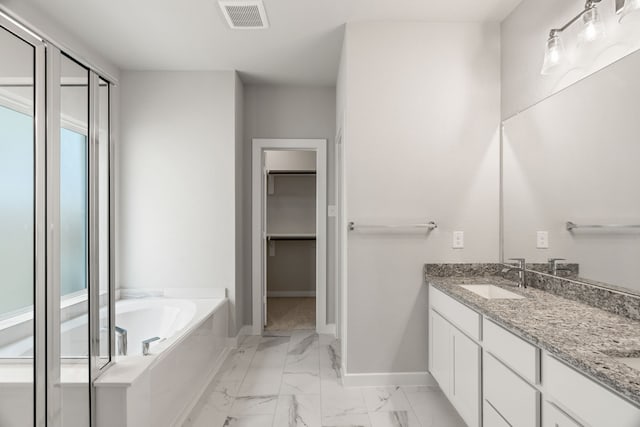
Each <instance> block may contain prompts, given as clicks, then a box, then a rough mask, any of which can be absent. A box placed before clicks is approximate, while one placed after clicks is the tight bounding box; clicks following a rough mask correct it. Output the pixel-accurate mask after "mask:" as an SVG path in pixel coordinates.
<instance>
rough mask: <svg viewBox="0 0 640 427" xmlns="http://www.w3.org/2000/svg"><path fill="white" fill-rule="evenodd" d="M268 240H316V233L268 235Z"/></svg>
mask: <svg viewBox="0 0 640 427" xmlns="http://www.w3.org/2000/svg"><path fill="white" fill-rule="evenodd" d="M267 240H316V235H315V233H268V234H267Z"/></svg>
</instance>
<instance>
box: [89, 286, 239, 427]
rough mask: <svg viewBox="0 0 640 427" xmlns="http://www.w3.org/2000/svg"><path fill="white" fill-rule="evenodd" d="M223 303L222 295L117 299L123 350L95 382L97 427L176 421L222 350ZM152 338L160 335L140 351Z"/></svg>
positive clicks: (182, 416) (215, 366)
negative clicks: (144, 351) (123, 332)
mask: <svg viewBox="0 0 640 427" xmlns="http://www.w3.org/2000/svg"><path fill="white" fill-rule="evenodd" d="M227 306H228V303H227V299H226V298H197V299H174V298H158V297H152V298H135V299H122V300H119V301H118V302H117V304H116V325H117V326H118V327H120V328H124V329H126V331H127V347H128V352H127V355H126V356H117V357H116V360H115V362H116V363H115V364H114V365H113V366H111V367H110V368H109V369H108V370H107V371H106V372H105V373H104V374H103V375H102V376H101V377H100V378H99V379H98V380H97V381H96V397H97V425H98V427H152V426H153V427H163V426H167V427H168V426H173V425H179V424H180V423H181V422H182V421H183V420H184V419H185V418H186V416H187V415H188V414H189V412H190V411H191V409H192V407H193V405H194V404H195V402H196V401H197V398H198V397H199V396H200V394H201V393H202V392H203V391H204V389H205V387H206V386H207V384H208V383H209V381H210V380H211V379H212V378H213V375H214V374H215V372H216V371H217V370H218V368H219V366H220V365H221V364H222V361H223V360H224V358H225V357H226V355H227V352H228V349H227V322H228V307H227ZM152 337H159V338H160V340H158V341H155V342H154V343H152V344H151V345H150V354H149V355H147V356H143V355H142V341H143V340H146V339H148V338H152Z"/></svg>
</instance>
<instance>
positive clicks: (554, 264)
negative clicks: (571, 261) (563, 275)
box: [547, 258, 572, 276]
mask: <svg viewBox="0 0 640 427" xmlns="http://www.w3.org/2000/svg"><path fill="white" fill-rule="evenodd" d="M558 261H566V259H564V258H549V259H548V261H547V262H548V264H549V266H548V268H547V271H548V272H549V274H552V275H554V276H557V275H558V272H559V271H572V270H571V269H570V268H569V267H559V266H558Z"/></svg>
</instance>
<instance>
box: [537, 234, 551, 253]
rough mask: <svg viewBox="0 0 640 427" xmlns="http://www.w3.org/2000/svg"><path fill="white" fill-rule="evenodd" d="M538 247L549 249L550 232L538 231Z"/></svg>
mask: <svg viewBox="0 0 640 427" xmlns="http://www.w3.org/2000/svg"><path fill="white" fill-rule="evenodd" d="M536 248H538V249H549V232H548V231H538V232H537V233H536Z"/></svg>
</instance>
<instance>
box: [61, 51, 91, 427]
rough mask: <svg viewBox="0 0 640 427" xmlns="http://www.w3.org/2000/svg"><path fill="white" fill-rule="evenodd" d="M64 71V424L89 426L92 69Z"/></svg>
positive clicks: (67, 64) (68, 65)
mask: <svg viewBox="0 0 640 427" xmlns="http://www.w3.org/2000/svg"><path fill="white" fill-rule="evenodd" d="M60 69H61V71H60V73H61V79H60V165H59V167H60V325H59V333H60V383H61V384H60V391H61V393H60V399H61V408H60V414H61V417H60V419H61V421H60V422H61V425H62V426H63V427H70V426H89V425H90V391H91V383H90V372H89V362H90V360H89V338H90V336H89V316H88V313H89V294H88V283H89V137H88V136H89V70H88V69H87V68H85V67H83V66H81V65H79V64H78V63H76V62H75V61H73V60H71V59H70V58H68V57H66V56H64V55H62V58H61V66H60Z"/></svg>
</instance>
